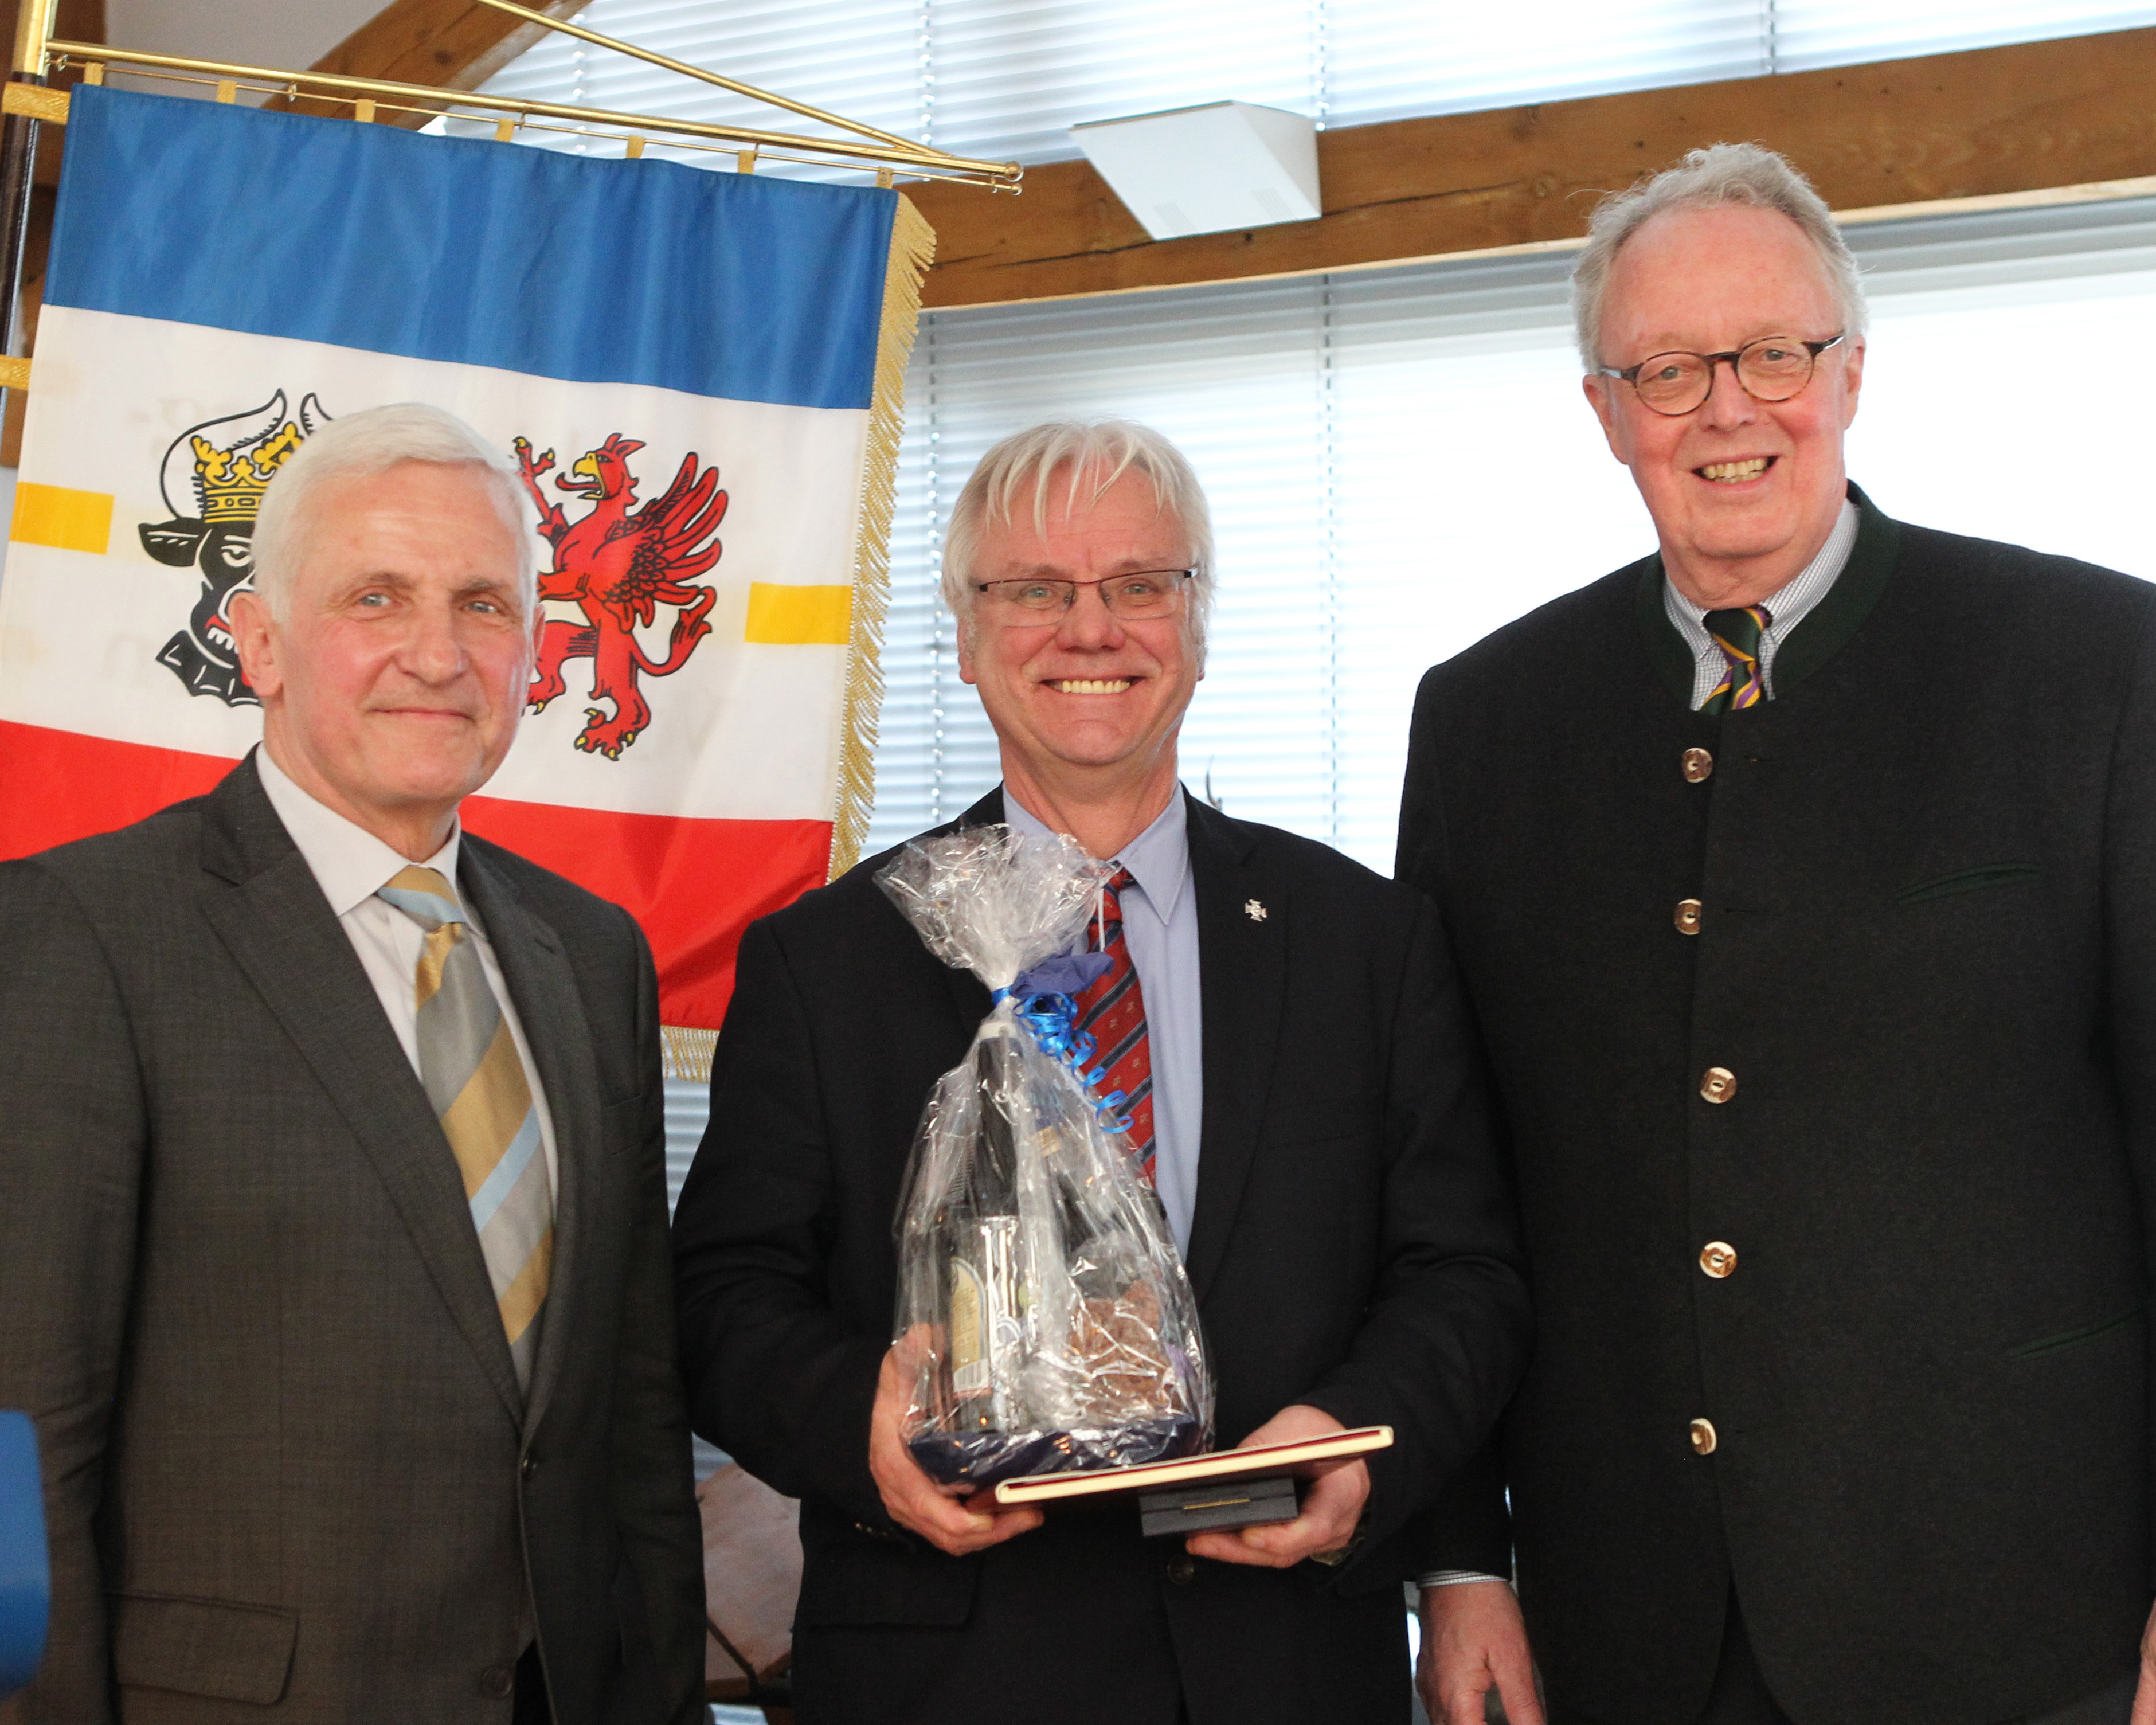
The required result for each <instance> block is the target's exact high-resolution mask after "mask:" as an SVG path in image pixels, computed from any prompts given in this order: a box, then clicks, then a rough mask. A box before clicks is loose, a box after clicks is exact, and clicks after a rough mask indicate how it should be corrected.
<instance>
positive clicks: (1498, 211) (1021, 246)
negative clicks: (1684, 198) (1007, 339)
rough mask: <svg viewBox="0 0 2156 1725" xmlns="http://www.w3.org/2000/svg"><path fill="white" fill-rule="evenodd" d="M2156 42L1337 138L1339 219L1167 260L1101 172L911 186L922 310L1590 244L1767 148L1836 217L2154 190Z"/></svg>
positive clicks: (1832, 74) (1894, 66)
mask: <svg viewBox="0 0 2156 1725" xmlns="http://www.w3.org/2000/svg"><path fill="white" fill-rule="evenodd" d="M2151 89H2156V29H2141V30H2117V31H2111V32H2107V33H2104V34H2102V35H2096V36H2078V37H2070V38H2066V39H2061V40H2056V41H2050V42H2030V43H2022V44H2015V45H2014V46H2011V47H2006V48H1987V49H1974V50H1971V51H1968V52H1964V53H1960V54H1933V55H1928V56H1926V57H1924V58H1922V59H1905V60H1889V61H1883V62H1876V63H1874V64H1870V65H1862V66H1845V67H1838V68H1835V69H1831V70H1827V71H1820V72H1799V73H1789V74H1780V75H1778V76H1774V77H1764V78H1743V79H1735V80H1729V81H1727V82H1724V83H1719V84H1697V85H1684V86H1681V87H1679V88H1676V89H1663V90H1639V91H1632V92H1627V93H1625V94H1623V95H1608V96H1594V97H1589V98H1586V99H1584V100H1578V101H1569V102H1544V103H1539V104H1537V105H1532V106H1528V107H1518V108H1500V109H1492V110H1486V111H1483V112H1479V113H1472V114H1446V115H1440V116H1435V117H1433V118H1430V119H1423V120H1402V121H1393V122H1390V123H1389V124H1385V125H1381V126H1347V127H1342V128H1341V129H1339V130H1337V131H1327V132H1322V133H1320V134H1319V136H1318V164H1319V176H1320V181H1321V183H1322V187H1323V193H1324V206H1325V213H1324V214H1323V215H1322V216H1321V217H1319V218H1317V220H1315V221H1310V222H1296V223H1287V224H1284V225H1281V226H1279V227H1270V228H1255V229H1251V230H1250V231H1247V232H1237V233H1229V234H1197V235H1193V236H1192V237H1190V238H1188V239H1170V240H1159V241H1154V240H1149V239H1147V237H1146V234H1145V230H1144V229H1143V228H1141V227H1140V226H1139V225H1138V223H1137V220H1136V219H1135V218H1133V217H1132V215H1131V213H1130V212H1129V211H1127V209H1125V208H1123V206H1122V203H1121V202H1119V201H1118V200H1117V198H1116V195H1115V194H1114V193H1112V192H1111V191H1110V190H1109V189H1108V187H1107V185H1106V182H1104V181H1103V180H1102V179H1101V177H1100V176H1099V175H1098V174H1097V173H1096V172H1094V171H1093V168H1092V166H1091V164H1090V163H1089V162H1082V161H1080V162H1054V163H1051V164H1050V165H1048V166H1046V167H1034V168H1029V169H1028V170H1027V171H1026V176H1025V190H1024V195H1023V196H1021V197H1018V198H987V197H983V196H982V195H981V193H979V192H978V190H976V189H974V188H973V187H960V186H952V185H938V184H933V183H930V184H921V185H908V186H907V187H906V195H907V196H908V197H909V198H911V199H912V200H913V202H914V203H916V205H917V206H918V207H919V208H920V210H921V213H922V214H923V215H925V216H927V218H928V219H929V221H930V223H932V225H933V226H934V228H935V229H936V235H937V243H936V266H935V268H934V269H933V270H931V271H930V273H929V276H928V280H927V290H926V291H925V293H924V295H923V301H922V302H923V304H924V305H927V306H929V307H937V306H955V305H993V304H998V303H1005V302H1009V301H1014V300H1050V299H1060V298H1064V297H1067V296H1070V295H1081V294H1104V293H1122V292H1127V291H1130V290H1134V289H1141V288H1159V287H1178V286H1185V285H1193V284H1197V283H1203V282H1217V281H1234V280H1248V279H1251V278H1255V277H1260V276H1270V275H1307V274H1312V273H1315V272H1317V271H1320V270H1351V269H1358V268H1362V267H1365V266H1368V265H1373V264H1391V263H1400V262H1407V261H1410V260H1414V259H1427V258H1435V257H1442V256H1447V255H1451V254H1460V253H1471V252H1492V251H1507V250H1512V249H1523V248H1533V247H1540V246H1543V245H1546V244H1552V243H1555V244H1577V243H1578V239H1579V237H1580V236H1581V235H1582V234H1584V232H1585V230H1586V224H1587V215H1588V212H1589V209H1591V208H1593V206H1594V199H1595V195H1596V193H1599V192H1602V191H1608V190H1613V189H1615V188H1619V187H1624V186H1626V185H1629V184H1630V183H1631V182H1632V181H1633V180H1634V179H1635V177H1638V176H1639V175H1640V174H1642V173H1646V172H1653V171H1655V170H1656V169H1658V168H1661V167H1666V166H1668V165H1669V164H1670V163H1671V162H1675V161H1676V160H1677V159H1678V158H1679V157H1681V156H1682V155H1683V154H1684V152H1685V151H1687V150H1690V149H1693V148H1695V147H1697V146H1700V145H1702V144H1709V143H1713V142H1716V141H1720V140H1723V139H1753V140H1757V141H1759V142H1762V143H1764V144H1768V145H1770V146H1773V147H1774V148H1775V149H1777V150H1779V151H1782V152H1783V153H1784V154H1785V155H1786V156H1788V157H1789V158H1790V159H1791V160H1792V161H1794V162H1795V163H1796V164H1797V165H1798V166H1799V167H1801V168H1802V169H1804V172H1806V173H1808V174H1809V175H1810V176H1811V177H1812V180H1813V182H1814V183H1815V185H1816V186H1817V187H1819V189H1820V194H1821V195H1822V196H1823V197H1825V199H1826V200H1827V202H1828V203H1829V204H1830V205H1831V206H1832V207H1833V208H1835V210H1837V211H1842V212H1846V211H1860V210H1870V209H1876V208H1879V207H1881V206H1889V205H1892V206H1898V205H1907V204H1917V203H1934V202H1938V201H1940V200H1946V199H1957V198H1982V197H1990V196H1996V195H1999V194H2002V193H2034V192H2040V191H2043V190H2045V189H2046V188H2051V187H2077V186H2084V185H2087V184H2089V183H2090V182H2114V181H2122V180H2134V179H2139V178H2143V177H2148V176H2152V175H2156V104H2152V103H2151V102H2150V100H2149V98H2148V92H2149V90H2151Z"/></svg>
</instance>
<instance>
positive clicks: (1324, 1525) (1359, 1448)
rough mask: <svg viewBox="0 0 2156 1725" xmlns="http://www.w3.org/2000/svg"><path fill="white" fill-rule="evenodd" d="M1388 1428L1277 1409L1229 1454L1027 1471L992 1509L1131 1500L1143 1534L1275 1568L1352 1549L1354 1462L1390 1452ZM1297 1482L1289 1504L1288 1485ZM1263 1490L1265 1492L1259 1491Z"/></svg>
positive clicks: (1357, 1512) (1361, 1499)
mask: <svg viewBox="0 0 2156 1725" xmlns="http://www.w3.org/2000/svg"><path fill="white" fill-rule="evenodd" d="M1392 1441H1393V1434H1392V1430H1391V1428H1390V1427H1389V1426H1382V1425H1374V1426H1364V1427H1361V1428H1358V1429H1357V1430H1348V1429H1347V1428H1346V1427H1344V1426H1342V1425H1341V1424H1340V1422H1339V1421H1338V1420H1335V1419H1334V1418H1333V1417H1332V1415H1331V1414H1326V1413H1323V1412H1322V1411H1320V1410H1319V1409H1316V1408H1312V1407H1306V1406H1301V1405H1297V1406H1293V1407H1289V1408H1284V1409H1281V1411H1280V1412H1279V1413H1278V1414H1275V1415H1274V1416H1273V1417H1272V1418H1271V1419H1270V1420H1267V1421H1266V1422H1265V1424H1264V1425H1261V1426H1260V1427H1259V1428H1258V1429H1257V1430H1255V1431H1254V1432H1252V1433H1251V1434H1250V1436H1249V1437H1247V1438H1245V1440H1243V1442H1242V1443H1241V1444H1240V1445H1239V1446H1238V1447H1236V1448H1235V1449H1233V1450H1222V1451H1220V1452H1218V1453H1216V1454H1214V1455H1192V1456H1187V1457H1184V1458H1183V1459H1182V1460H1180V1461H1160V1462H1153V1463H1151V1464H1149V1465H1147V1466H1141V1467H1121V1468H1101V1469H1096V1470H1092V1471H1086V1472H1075V1473H1055V1474H1034V1475H1032V1476H1029V1477H1027V1478H1025V1479H1020V1480H1007V1481H1004V1483H1003V1484H1002V1485H1000V1486H997V1487H996V1491H995V1497H996V1502H997V1504H998V1507H1000V1508H1004V1509H1014V1508H1018V1507H1029V1506H1034V1505H1039V1506H1040V1507H1044V1508H1045V1507H1050V1506H1054V1505H1056V1504H1065V1505H1078V1504H1083V1503H1102V1502H1115V1501H1116V1500H1118V1499H1122V1498H1127V1497H1137V1500H1138V1502H1139V1506H1140V1508H1141V1509H1142V1511H1143V1512H1144V1513H1145V1517H1146V1532H1147V1533H1148V1534H1158V1533H1164V1532H1177V1531H1180V1530H1179V1529H1178V1527H1177V1526H1176V1522H1177V1521H1178V1518H1179V1517H1185V1516H1187V1517H1189V1519H1188V1521H1186V1522H1184V1523H1183V1525H1184V1526H1186V1527H1193V1528H1195V1529H1199V1530H1202V1531H1195V1532H1191V1533H1190V1534H1189V1536H1188V1540H1187V1544H1188V1549H1189V1551H1190V1552H1191V1553H1192V1555H1193V1556H1195V1557H1201V1558H1214V1559H1215V1560H1216V1561H1218V1562H1220V1563H1249V1564H1254V1565H1256V1566H1258V1567H1260V1568H1275V1569H1285V1568H1290V1567H1291V1566H1292V1565H1294V1564H1296V1563H1301V1561H1302V1560H1303V1559H1304V1558H1318V1559H1320V1560H1322V1559H1324V1558H1327V1557H1328V1556H1331V1555H1332V1554H1333V1553H1341V1552H1345V1551H1346V1550H1347V1548H1348V1547H1349V1546H1350V1545H1351V1544H1352V1543H1353V1541H1354V1537H1355V1530H1356V1527H1357V1525H1358V1522H1360V1520H1361V1518H1362V1513H1363V1504H1364V1503H1365V1502H1368V1498H1369V1495H1370V1474H1369V1469H1368V1467H1367V1466H1365V1465H1364V1463H1363V1461H1362V1460H1361V1458H1362V1457H1363V1456H1364V1455H1368V1454H1370V1453H1371V1452H1373V1451H1374V1450H1382V1449H1385V1448H1388V1447H1389V1446H1390V1445H1391V1443H1392ZM1296 1480H1304V1481H1308V1482H1309V1483H1308V1488H1307V1490H1306V1491H1303V1492H1302V1493H1301V1498H1300V1502H1297V1499H1296V1496H1295V1495H1294V1493H1293V1489H1292V1485H1291V1484H1289V1485H1288V1486H1287V1489H1286V1490H1283V1489H1281V1484H1280V1483H1277V1482H1291V1481H1296ZM1267 1485H1271V1486H1272V1489H1271V1490H1270V1491H1268V1490H1266V1489H1265V1486H1267Z"/></svg>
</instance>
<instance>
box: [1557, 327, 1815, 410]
mask: <svg viewBox="0 0 2156 1725" xmlns="http://www.w3.org/2000/svg"><path fill="white" fill-rule="evenodd" d="M1848 339H1849V331H1847V330H1843V331H1841V332H1840V334H1838V335H1832V336H1828V337H1827V338H1826V340H1825V341H1805V340H1804V337H1802V336H1760V337H1759V338H1758V341H1747V342H1746V343H1745V344H1744V345H1743V347H1730V348H1725V349H1724V350H1723V351H1722V352H1720V353H1694V352H1691V351H1690V350H1689V349H1687V348H1683V347H1672V348H1671V349H1669V350H1668V351H1667V352H1663V353H1650V354H1649V355H1648V356H1647V357H1645V359H1643V360H1641V361H1640V362H1639V364H1637V365H1635V366H1627V367H1625V368H1624V369H1622V370H1621V371H1620V369H1619V368H1618V367H1615V366H1597V367H1595V368H1594V370H1595V372H1596V375H1598V376H1599V377H1617V378H1620V379H1622V380H1623V381H1624V382H1627V383H1630V385H1631V386H1632V393H1633V394H1634V395H1635V396H1636V397H1638V398H1639V403H1640V406H1641V407H1643V408H1645V409H1646V410H1647V411H1648V412H1649V413H1659V414H1661V416H1662V418H1665V419H1681V418H1684V416H1685V415H1686V413H1697V412H1698V411H1699V410H1700V409H1701V408H1703V407H1705V406H1706V405H1707V402H1708V401H1709V399H1710V398H1712V396H1713V394H1714V368H1715V367H1716V366H1717V365H1718V364H1720V363H1721V362H1722V361H1723V360H1725V359H1726V360H1727V361H1728V362H1729V375H1730V376H1731V377H1734V378H1736V380H1737V387H1738V388H1739V389H1741V390H1743V392H1744V393H1746V394H1747V395H1748V396H1750V397H1751V398H1752V399H1753V400H1754V401H1763V402H1768V403H1779V402H1785V401H1794V400H1795V399H1796V398H1798V397H1799V396H1800V395H1802V394H1803V393H1804V391H1805V390H1807V389H1809V388H1811V382H1812V374H1813V373H1814V372H1816V371H1818V369H1819V357H1820V355H1821V354H1822V353H1824V352H1826V351H1827V349H1828V348H1830V347H1839V346H1840V344H1841V343H1842V342H1844V341H1847V340H1848ZM1774 341H1782V342H1788V341H1795V342H1796V344H1797V345H1798V346H1799V347H1801V348H1803V349H1804V352H1807V353H1808V354H1809V355H1810V356H1811V363H1810V365H1809V366H1808V367H1806V368H1805V371H1804V382H1801V383H1799V384H1798V385H1797V387H1796V388H1794V389H1792V390H1791V391H1790V392H1789V393H1788V394H1787V395H1762V394H1760V393H1759V392H1758V390H1756V389H1754V388H1753V387H1752V386H1751V385H1750V384H1749V383H1747V382H1745V381H1744V373H1743V371H1742V370H1741V369H1739V367H1738V361H1739V360H1740V359H1742V358H1743V357H1744V356H1745V355H1746V354H1748V353H1749V352H1751V351H1752V350H1753V348H1754V347H1763V346H1765V345H1767V344H1768V343H1770V342H1774ZM1658 359H1698V360H1704V361H1706V362H1707V392H1706V393H1705V394H1703V395H1702V396H1701V397H1700V398H1699V399H1698V400H1697V401H1696V402H1694V403H1692V404H1691V406H1690V407H1688V408H1658V407H1656V406H1655V404H1654V403H1652V402H1650V401H1649V400H1648V399H1647V398H1646V397H1645V396H1644V395H1640V372H1644V371H1645V370H1646V369H1647V367H1649V366H1650V365H1652V364H1653V363H1654V362H1655V361H1656V360H1658Z"/></svg>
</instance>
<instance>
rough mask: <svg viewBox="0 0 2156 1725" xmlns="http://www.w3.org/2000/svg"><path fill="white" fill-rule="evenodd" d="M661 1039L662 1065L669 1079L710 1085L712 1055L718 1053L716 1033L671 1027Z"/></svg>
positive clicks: (664, 1029) (679, 1025)
mask: <svg viewBox="0 0 2156 1725" xmlns="http://www.w3.org/2000/svg"><path fill="white" fill-rule="evenodd" d="M659 1034H660V1040H662V1042H663V1043H664V1045H665V1046H664V1049H663V1055H662V1058H663V1064H664V1066H665V1072H666V1076H668V1077H669V1078H685V1079H687V1080H688V1081H690V1083H692V1084H703V1083H706V1082H707V1081H709V1080H710V1078H711V1056H712V1055H714V1054H716V1053H717V1052H718V1047H719V1033H718V1032H717V1031H716V1030H697V1029H690V1027H689V1026H688V1025H686V1024H668V1025H665V1027H663V1028H662V1029H660V1033H659Z"/></svg>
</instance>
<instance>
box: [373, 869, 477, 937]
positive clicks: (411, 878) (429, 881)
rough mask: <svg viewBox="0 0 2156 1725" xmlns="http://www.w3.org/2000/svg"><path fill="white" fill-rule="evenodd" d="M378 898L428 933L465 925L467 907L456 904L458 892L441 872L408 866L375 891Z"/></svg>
mask: <svg viewBox="0 0 2156 1725" xmlns="http://www.w3.org/2000/svg"><path fill="white" fill-rule="evenodd" d="M375 896H376V897H377V898H379V899H381V900H382V901H383V902H384V903H386V904H389V905H393V906H395V907H396V908H397V909H398V910H400V911H403V913H404V914H405V915H406V916H409V917H410V918H411V919H412V920H413V922H416V923H418V925H419V927H422V928H423V929H425V930H426V931H427V932H428V933H429V934H432V933H433V932H434V931H435V930H436V929H438V928H446V927H451V926H455V927H463V925H464V920H465V913H464V907H463V906H461V905H459V903H458V902H457V894H456V889H455V888H454V887H453V886H450V885H449V880H448V877H447V876H445V875H444V874H443V873H442V871H441V870H439V869H429V868H422V867H421V866H420V865H418V864H417V863H410V864H407V865H405V866H404V867H403V868H401V869H399V870H398V871H397V873H396V875H394V876H393V878H392V879H391V880H390V882H389V884H388V886H382V887H377V889H376V891H375Z"/></svg>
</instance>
